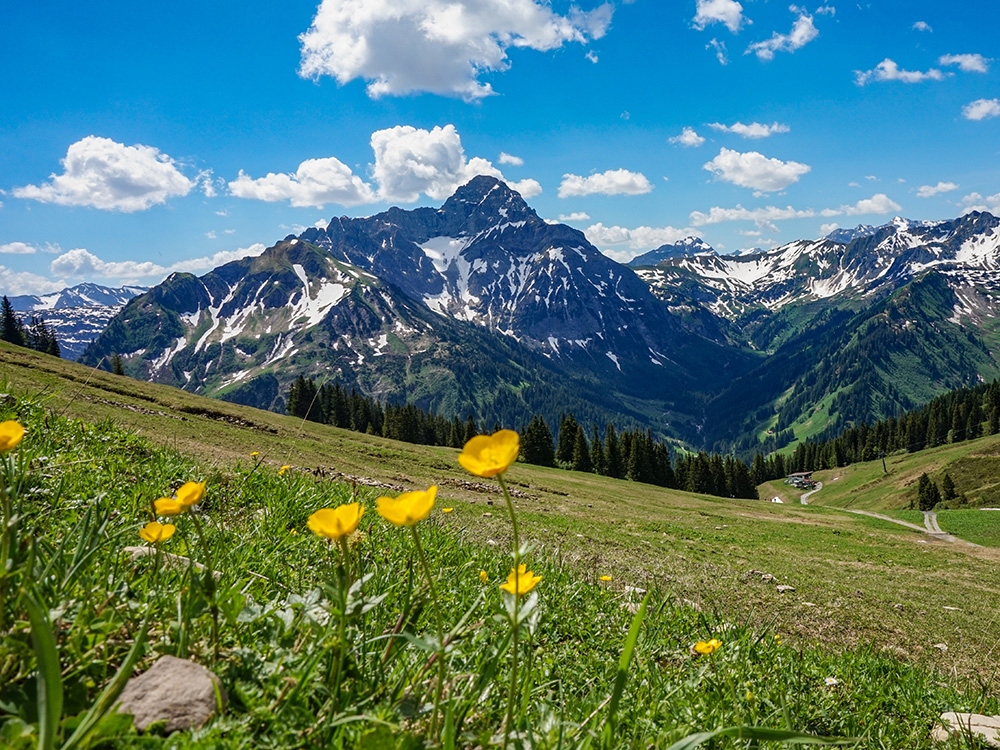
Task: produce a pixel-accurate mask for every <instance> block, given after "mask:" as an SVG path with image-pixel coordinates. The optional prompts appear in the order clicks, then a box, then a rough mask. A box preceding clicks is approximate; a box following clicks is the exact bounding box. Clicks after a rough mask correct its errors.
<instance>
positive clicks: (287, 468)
mask: <svg viewBox="0 0 1000 750" xmlns="http://www.w3.org/2000/svg"><path fill="white" fill-rule="evenodd" d="M290 468H292V467H291V466H289V465H288V464H285V465H284V466H282V467H281V468H280V469H278V476H279V477H283V476H285V472H286V471H288V470H289V469H290Z"/></svg>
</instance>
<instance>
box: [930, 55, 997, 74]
mask: <svg viewBox="0 0 1000 750" xmlns="http://www.w3.org/2000/svg"><path fill="white" fill-rule="evenodd" d="M989 63H990V60H989V58H987V57H983V56H982V55H980V54H974V55H942V56H941V57H939V58H938V65H957V66H958V68H959V70H961V71H962V72H963V73H987V72H989V69H990V65H989Z"/></svg>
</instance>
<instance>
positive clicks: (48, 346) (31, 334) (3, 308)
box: [0, 295, 60, 357]
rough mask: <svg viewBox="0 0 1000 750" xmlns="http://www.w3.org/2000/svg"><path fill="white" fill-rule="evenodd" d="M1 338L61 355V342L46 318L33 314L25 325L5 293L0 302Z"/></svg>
mask: <svg viewBox="0 0 1000 750" xmlns="http://www.w3.org/2000/svg"><path fill="white" fill-rule="evenodd" d="M0 340H2V341H6V342H8V343H10V344H14V345H15V346H26V347H27V348H29V349H34V350H35V351H38V352H44V353H45V354H51V355H53V356H56V357H58V356H60V352H59V342H58V341H56V335H55V334H54V333H52V331H51V330H49V327H48V326H47V325H46V324H45V319H44V318H43V317H41V316H40V315H31V316H30V318H29V322H28V324H27V325H25V323H24V321H22V320H21V319H20V318H19V317H18V316H17V313H15V312H14V307H13V305H11V304H10V300H9V299H7V295H4V297H3V302H2V303H0Z"/></svg>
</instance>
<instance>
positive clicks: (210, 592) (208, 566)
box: [189, 513, 219, 660]
mask: <svg viewBox="0 0 1000 750" xmlns="http://www.w3.org/2000/svg"><path fill="white" fill-rule="evenodd" d="M189 515H190V516H191V523H192V524H194V529H195V532H196V533H197V534H198V543H199V545H200V546H201V553H202V555H204V557H205V562H204V563H203V564H204V566H205V594H206V595H207V596H208V606H209V610H210V611H211V613H212V657H213V659H216V660H217V659H218V658H219V607H218V606H217V605H216V603H215V570H214V569H213V568H212V553H211V552H210V551H209V549H208V540H207V539H205V529H204V527H203V526H202V525H201V521H199V520H198V516H197V514H195V513H190V514H189Z"/></svg>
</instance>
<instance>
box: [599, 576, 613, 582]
mask: <svg viewBox="0 0 1000 750" xmlns="http://www.w3.org/2000/svg"><path fill="white" fill-rule="evenodd" d="M601 580H602V581H610V580H611V576H601Z"/></svg>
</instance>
